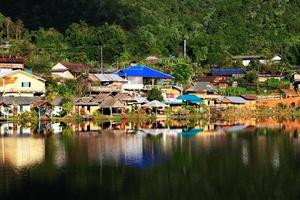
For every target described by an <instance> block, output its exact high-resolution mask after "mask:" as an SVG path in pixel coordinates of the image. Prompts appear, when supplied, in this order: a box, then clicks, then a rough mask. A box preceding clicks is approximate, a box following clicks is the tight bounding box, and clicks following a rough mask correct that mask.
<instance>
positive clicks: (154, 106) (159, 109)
mask: <svg viewBox="0 0 300 200" xmlns="http://www.w3.org/2000/svg"><path fill="white" fill-rule="evenodd" d="M168 107H169V105H167V104H164V103H162V102H160V101H157V100H153V101H151V102H149V103H146V104H144V105H143V108H146V109H150V111H151V112H155V114H156V115H157V114H163V113H164V111H165V109H166V108H168Z"/></svg>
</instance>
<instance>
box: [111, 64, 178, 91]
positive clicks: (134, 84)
mask: <svg viewBox="0 0 300 200" xmlns="http://www.w3.org/2000/svg"><path fill="white" fill-rule="evenodd" d="M116 74H118V75H119V76H121V77H123V78H125V79H126V80H127V81H128V83H126V84H124V85H123V89H126V90H144V89H145V90H147V89H151V88H152V87H153V86H154V85H156V84H157V81H158V80H165V79H173V78H174V77H173V76H171V75H169V74H166V73H163V72H160V71H158V70H155V69H152V68H150V67H147V66H144V65H134V66H130V67H128V68H124V69H121V70H120V71H118V72H117V73H116Z"/></svg>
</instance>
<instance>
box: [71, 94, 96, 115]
mask: <svg viewBox="0 0 300 200" xmlns="http://www.w3.org/2000/svg"><path fill="white" fill-rule="evenodd" d="M73 101H74V109H73V111H74V112H75V113H77V114H80V115H82V116H86V115H92V114H93V113H94V112H95V111H96V110H98V109H99V103H98V102H96V101H95V99H94V98H93V97H77V98H74V100H73Z"/></svg>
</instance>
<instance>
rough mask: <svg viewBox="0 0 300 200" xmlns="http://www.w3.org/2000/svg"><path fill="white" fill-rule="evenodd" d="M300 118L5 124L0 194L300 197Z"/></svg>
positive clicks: (27, 196)
mask: <svg viewBox="0 0 300 200" xmlns="http://www.w3.org/2000/svg"><path fill="white" fill-rule="evenodd" d="M298 125H299V127H300V122H298V121H290V122H277V121H272V120H271V121H262V122H259V123H257V122H251V121H250V122H247V123H246V124H242V123H236V124H224V123H217V124H210V125H207V124H206V123H204V122H198V123H195V124H189V122H172V123H171V124H170V123H166V122H156V123H153V124H145V125H142V126H136V125H132V124H126V123H121V124H120V123H104V124H93V123H86V124H75V125H65V124H39V125H37V126H34V127H32V126H31V127H27V128H26V127H21V126H18V125H14V124H2V125H1V127H0V131H1V137H0V199H17V198H20V199H58V198H64V199H152V200H154V199H242V198H243V199H299V198H300V138H298ZM191 126H192V127H191ZM299 131H300V130H299Z"/></svg>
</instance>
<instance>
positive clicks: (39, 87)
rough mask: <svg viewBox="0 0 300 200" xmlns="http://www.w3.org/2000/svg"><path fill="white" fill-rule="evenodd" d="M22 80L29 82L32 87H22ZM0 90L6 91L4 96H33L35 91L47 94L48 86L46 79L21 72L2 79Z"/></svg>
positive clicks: (0, 80)
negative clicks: (46, 86) (46, 85)
mask: <svg viewBox="0 0 300 200" xmlns="http://www.w3.org/2000/svg"><path fill="white" fill-rule="evenodd" d="M22 82H29V83H30V87H24V86H23V87H22ZM0 91H1V92H3V93H4V94H3V96H28V97H32V96H34V94H35V93H41V94H45V93H46V88H45V82H44V81H42V80H39V79H37V78H35V77H33V76H31V75H27V74H26V73H21V72H19V73H16V74H12V75H11V76H9V77H5V80H3V79H0Z"/></svg>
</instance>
